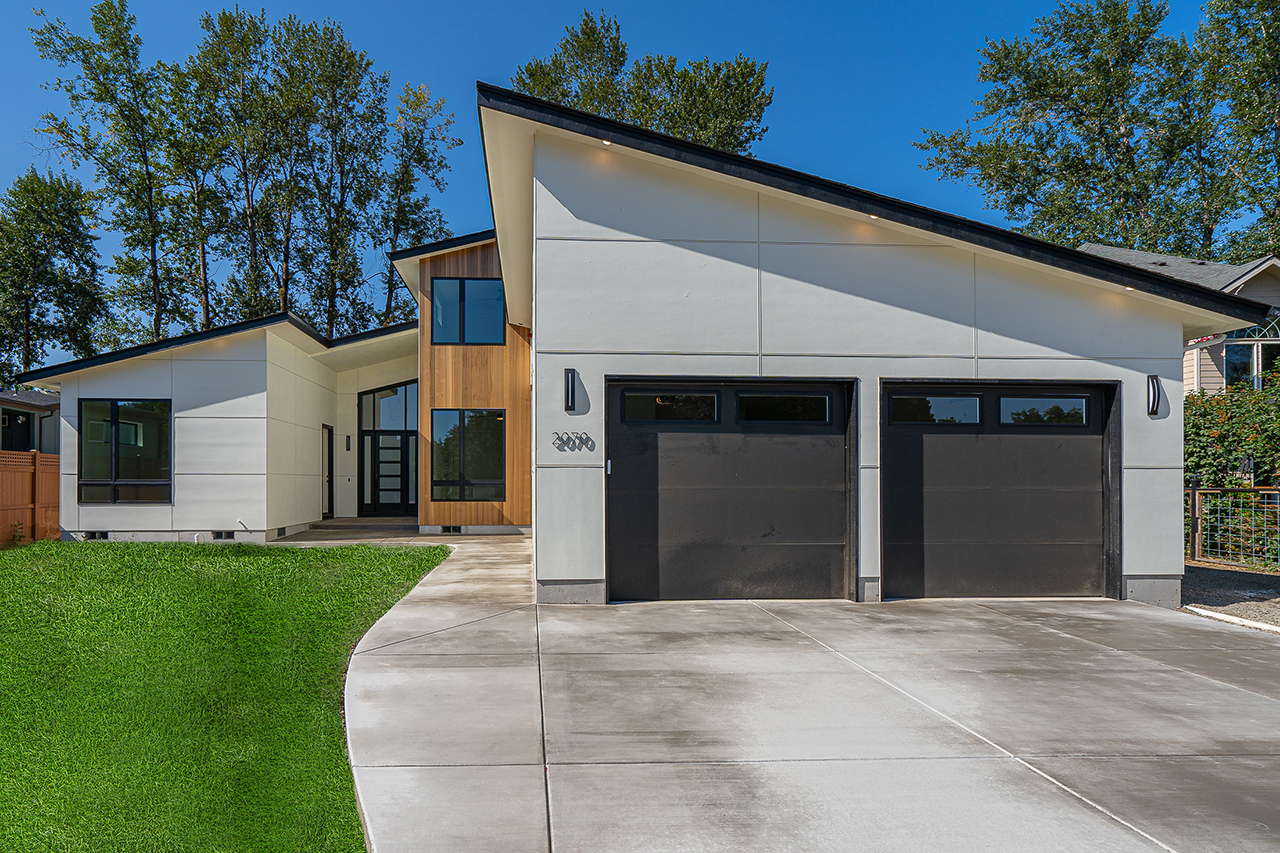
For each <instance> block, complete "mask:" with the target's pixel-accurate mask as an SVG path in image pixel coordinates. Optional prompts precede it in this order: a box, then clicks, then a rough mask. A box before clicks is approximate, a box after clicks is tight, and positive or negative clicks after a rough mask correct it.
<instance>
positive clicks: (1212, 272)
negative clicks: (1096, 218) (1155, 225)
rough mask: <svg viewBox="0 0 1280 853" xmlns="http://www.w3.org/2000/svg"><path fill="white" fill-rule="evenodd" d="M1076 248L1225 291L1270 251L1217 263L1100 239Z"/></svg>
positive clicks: (1263, 261) (1262, 263)
mask: <svg viewBox="0 0 1280 853" xmlns="http://www.w3.org/2000/svg"><path fill="white" fill-rule="evenodd" d="M1080 251H1082V252H1088V253H1089V254H1091V255H1098V256H1100V257H1103V258H1110V259H1111V260H1113V261H1119V262H1120V263H1122V264H1129V265H1130V266H1135V267H1138V268H1139V269H1151V270H1154V271H1155V272H1158V273H1161V274H1162V275H1167V276H1171V277H1173V278H1178V279H1182V280H1183V281H1188V282H1191V283H1192V284H1198V285H1200V286H1201V287H1208V288H1210V289H1212V290H1218V291H1226V290H1227V289H1228V288H1230V287H1231V286H1232V285H1233V284H1235V283H1236V282H1237V281H1240V280H1241V279H1244V278H1248V277H1249V275H1250V274H1251V273H1253V272H1254V271H1256V270H1258V269H1259V268H1261V267H1263V266H1265V265H1266V264H1267V262H1268V261H1270V260H1271V258H1272V256H1271V255H1266V256H1265V257H1261V258H1258V259H1257V260H1253V261H1249V263H1247V264H1220V263H1215V262H1214V261H1201V260H1198V259H1196V258H1183V257H1180V256H1178V255H1161V254H1158V253H1156V252H1140V251H1138V250H1137V249H1120V248H1117V247H1115V246H1105V245H1103V244H1101V243H1085V244H1083V245H1082V246H1081V247H1080Z"/></svg>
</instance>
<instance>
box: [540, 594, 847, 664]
mask: <svg viewBox="0 0 1280 853" xmlns="http://www.w3.org/2000/svg"><path fill="white" fill-rule="evenodd" d="M538 630H539V636H540V638H541V643H542V652H543V653H544V654H573V653H575V652H590V653H592V654H650V653H659V652H660V653H666V654H669V653H673V652H715V651H721V652H796V651H820V650H821V649H822V646H821V645H820V644H819V643H816V642H814V641H813V640H811V639H809V638H808V637H806V636H804V634H802V633H800V632H799V631H797V630H795V629H793V628H789V627H787V626H786V625H784V624H782V623H781V622H779V621H778V620H777V619H774V618H773V617H772V616H770V615H769V614H768V613H765V612H764V611H762V610H761V609H760V608H758V607H756V606H755V605H753V604H752V603H750V602H748V601H713V602H706V601H701V602H693V601H655V602H645V603H638V604H604V605H587V604H562V605H550V604H543V605H539V606H538Z"/></svg>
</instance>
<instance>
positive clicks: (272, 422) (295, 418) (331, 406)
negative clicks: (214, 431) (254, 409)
mask: <svg viewBox="0 0 1280 853" xmlns="http://www.w3.org/2000/svg"><path fill="white" fill-rule="evenodd" d="M268 338H269V339H270V340H269V341H268V347H267V349H268V357H269V359H270V363H268V364H267V370H266V375H267V389H268V390H267V400H268V402H267V429H266V434H267V466H268V467H267V471H266V473H267V476H266V523H265V527H266V530H267V534H268V537H270V536H274V535H275V530H276V528H280V527H293V526H294V525H298V524H310V523H314V522H317V521H319V520H320V517H321V513H322V507H323V500H322V495H321V491H322V488H323V478H322V476H321V465H322V458H321V438H320V436H321V435H322V433H321V430H320V428H321V426H322V425H324V424H328V425H329V426H333V427H335V435H334V456H335V459H334V462H335V464H334V491H335V497H336V495H337V494H339V493H341V492H343V491H344V486H345V485H346V484H345V483H343V481H342V480H341V478H340V477H339V476H338V471H339V466H340V460H341V459H342V456H343V454H342V452H341V451H342V439H341V437H340V436H339V435H338V433H339V432H340V429H339V428H338V396H339V395H338V393H337V388H338V376H337V374H335V373H334V372H333V371H332V370H330V369H329V368H327V367H325V366H323V365H321V364H318V363H316V362H315V361H314V359H312V358H311V356H309V355H308V354H307V353H305V352H303V351H302V350H300V349H298V348H296V347H295V346H293V344H291V343H289V342H288V341H285V340H283V339H280V338H277V337H276V336H275V335H268ZM336 503H337V501H335V504H336ZM337 509H338V511H337V512H336V513H335V514H337V515H343V514H349V515H355V510H354V507H353V508H352V510H351V512H350V513H343V512H342V510H341V508H337Z"/></svg>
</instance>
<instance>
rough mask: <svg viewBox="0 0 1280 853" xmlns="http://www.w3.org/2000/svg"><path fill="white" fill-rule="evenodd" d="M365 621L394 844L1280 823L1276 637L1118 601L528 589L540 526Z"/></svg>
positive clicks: (756, 846) (462, 543) (371, 820)
mask: <svg viewBox="0 0 1280 853" xmlns="http://www.w3.org/2000/svg"><path fill="white" fill-rule="evenodd" d="M450 541H451V543H452V542H456V544H457V550H456V551H455V552H454V554H453V556H452V557H451V558H450V559H449V560H448V561H446V562H445V563H444V564H443V565H442V566H440V567H439V568H438V569H436V570H435V571H433V572H431V573H430V574H429V575H428V576H427V577H426V578H425V579H424V580H423V581H422V583H420V584H419V585H418V586H417V587H416V588H415V589H414V590H413V591H412V592H411V593H410V594H409V595H408V596H406V598H405V599H404V600H403V601H401V602H400V603H399V604H397V605H396V606H395V607H394V608H392V610H391V611H390V612H389V613H387V615H386V616H385V617H384V618H383V619H382V620H381V621H379V622H378V623H377V625H375V626H374V628H373V629H372V630H371V631H370V632H369V634H368V635H366V637H365V638H364V639H363V640H362V641H361V643H360V645H359V646H358V648H357V650H356V654H355V656H354V657H353V659H352V662H351V668H350V671H349V674H348V679H347V688H346V690H347V694H346V706H347V726H348V739H349V745H350V752H351V761H352V765H353V767H354V772H355V779H356V791H357V796H358V798H359V801H360V804H361V808H362V810H363V814H364V817H365V821H366V827H367V830H368V837H369V840H370V844H371V847H372V848H373V850H374V851H375V853H392V851H504V853H505V851H549V850H554V851H556V853H562V851H564V853H567V851H574V853H578V851H581V852H582V853H586V851H591V853H608V851H717V852H718V851H724V853H729V851H733V853H738V851H788V853H792V851H828V850H829V851H850V850H874V851H912V853H916V851H922V850H930V851H933V850H936V851H978V850H984V851H987V850H1010V851H1026V850H1035V851H1104V850H1105V851H1130V850H1133V851H1139V850H1146V851H1150V850H1166V851H1168V850H1174V851H1181V853H1191V851H1217V850H1221V851H1245V850H1258V851H1261V850H1269V851H1270V850H1277V849H1280V637H1275V636H1272V635H1268V634H1263V633H1261V632H1256V631H1250V630H1248V629H1243V628H1235V627H1232V626H1229V625H1221V624H1217V623H1213V622H1210V621H1209V620H1204V619H1199V618H1197V617H1194V616H1190V615H1187V614H1183V613H1176V612H1171V611H1165V610H1160V609H1157V608H1154V607H1149V606H1145V605H1141V604H1134V603H1129V602H1116V601H1097V600H1089V601H1070V600H1058V601H1025V600H1024V601H986V602H978V601H917V602H898V603H889V604H881V605H865V604H863V605H859V604H852V603H848V602H764V601H761V602H713V603H706V602H663V603H653V604H635V605H622V606H606V607H583V606H547V605H541V606H534V605H533V604H532V600H533V586H532V579H531V577H530V569H529V545H528V540H527V539H523V538H520V537H510V538H508V537H503V538H501V539H499V538H496V537H480V538H475V539H454V538H451V539H450Z"/></svg>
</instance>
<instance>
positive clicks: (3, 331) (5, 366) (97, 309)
mask: <svg viewBox="0 0 1280 853" xmlns="http://www.w3.org/2000/svg"><path fill="white" fill-rule="evenodd" d="M93 220H94V203H93V198H92V196H91V194H90V193H88V192H86V191H85V190H84V188H83V187H81V185H80V182H79V181H77V180H76V179H75V178H71V177H68V176H67V175H66V174H65V173H63V174H59V175H54V174H52V173H49V174H46V175H41V174H39V173H38V172H36V170H35V169H34V168H31V169H28V170H27V172H26V173H25V174H23V175H21V176H19V178H18V179H17V180H16V181H14V183H13V186H11V187H10V188H9V189H8V191H7V192H6V193H5V194H4V196H2V197H0V387H9V386H10V385H11V384H12V380H13V375H14V374H15V373H17V372H18V371H23V370H30V369H31V368H33V367H35V366H36V365H38V364H40V363H41V362H42V361H43V360H44V357H45V355H46V354H47V353H48V351H49V348H50V347H54V346H56V347H60V348H62V349H64V350H67V351H68V352H70V353H71V354H72V355H75V356H79V357H83V356H88V355H92V354H93V352H94V339H93V329H94V327H95V326H96V325H97V321H98V320H99V319H100V318H101V317H102V316H103V315H104V314H105V313H106V310H107V308H106V304H105V300H104V296H103V292H102V281H101V278H100V275H99V270H98V250H97V249H96V248H95V246H94V241H95V240H96V239H97V238H96V237H94V235H93V230H92V228H93Z"/></svg>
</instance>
